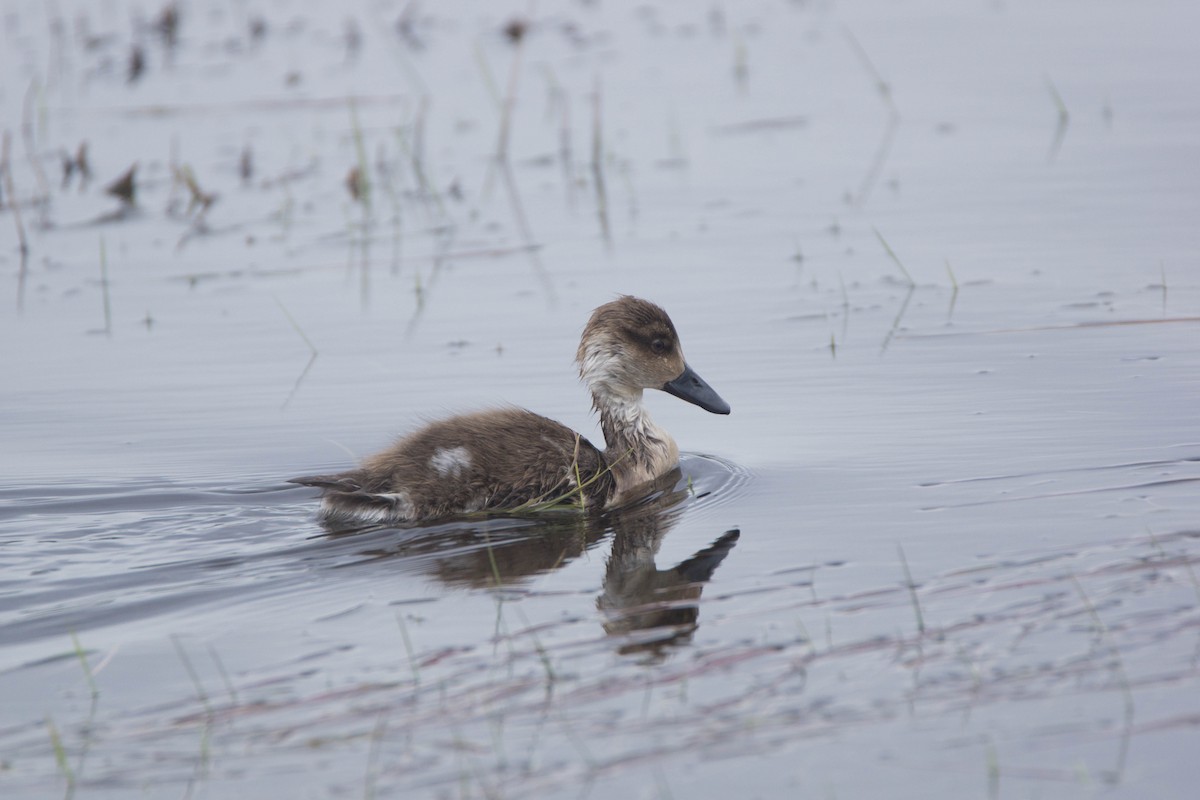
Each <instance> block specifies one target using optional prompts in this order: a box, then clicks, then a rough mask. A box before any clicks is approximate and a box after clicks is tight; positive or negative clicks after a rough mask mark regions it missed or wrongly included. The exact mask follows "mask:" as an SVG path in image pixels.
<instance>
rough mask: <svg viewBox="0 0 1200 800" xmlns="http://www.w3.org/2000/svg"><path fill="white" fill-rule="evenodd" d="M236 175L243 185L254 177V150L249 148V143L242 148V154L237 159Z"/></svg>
mask: <svg viewBox="0 0 1200 800" xmlns="http://www.w3.org/2000/svg"><path fill="white" fill-rule="evenodd" d="M238 176H239V177H240V178H241V179H242V184H243V185H246V184H249V183H250V181H251V180H253V179H254V151H253V150H251V149H250V145H246V146H245V147H243V148H242V155H241V157H240V158H239V159H238Z"/></svg>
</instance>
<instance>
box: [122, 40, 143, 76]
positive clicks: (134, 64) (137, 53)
mask: <svg viewBox="0 0 1200 800" xmlns="http://www.w3.org/2000/svg"><path fill="white" fill-rule="evenodd" d="M145 71H146V51H144V50H143V49H142V46H141V45H139V44H135V45H133V47H131V48H130V50H129V70H128V72H127V73H126V82H127V83H137V81H138V79H140V78H141V77H142V73H143V72H145Z"/></svg>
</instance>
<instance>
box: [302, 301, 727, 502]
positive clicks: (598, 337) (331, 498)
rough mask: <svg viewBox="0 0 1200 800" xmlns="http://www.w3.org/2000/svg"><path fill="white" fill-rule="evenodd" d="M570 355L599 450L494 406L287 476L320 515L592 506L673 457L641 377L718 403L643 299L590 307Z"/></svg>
mask: <svg viewBox="0 0 1200 800" xmlns="http://www.w3.org/2000/svg"><path fill="white" fill-rule="evenodd" d="M575 361H576V364H577V365H578V368H579V377H580V379H581V380H582V381H583V383H584V384H585V385H586V387H587V389H588V391H589V392H590V394H591V397H592V408H593V410H594V411H595V412H596V414H597V415H598V416H599V418H600V429H601V431H602V432H603V434H604V442H605V448H604V449H603V450H600V449H599V448H597V447H596V446H595V445H593V444H592V443H591V442H590V441H588V440H587V438H585V437H584V436H582V435H581V434H579V433H577V432H575V431H573V430H571V428H569V427H567V426H566V425H563V424H561V423H559V422H556V421H555V420H552V419H548V418H546V417H544V416H541V415H540V414H536V413H534V412H532V411H528V410H526V409H523V408H516V407H508V408H495V409H488V410H484V411H477V412H473V413H467V414H460V415H457V416H453V417H449V418H446V419H442V420H439V421H436V422H432V423H429V424H427V425H425V426H424V427H423V428H420V429H418V430H416V431H414V432H413V433H410V434H408V435H406V436H404V437H403V438H401V439H399V440H398V441H397V442H396V443H395V444H393V445H392V446H391V447H389V448H387V449H386V450H383V451H382V452H380V453H377V454H375V455H373V456H371V457H369V458H367V459H365V460H364V461H363V462H362V464H361V466H359V467H358V468H357V469H352V470H349V471H346V472H340V473H336V474H329V475H310V476H304V477H298V478H292V479H291V480H290V482H291V483H296V484H300V485H302V486H311V487H317V488H319V489H321V490H322V494H321V504H320V509H319V511H318V515H319V517H320V518H321V520H322V521H323V522H326V523H328V524H386V525H399V526H405V525H413V524H422V523H428V522H436V521H440V520H445V519H449V518H455V517H466V516H471V515H476V514H481V513H482V514H492V513H512V512H521V511H523V510H529V509H538V508H545V507H558V506H562V505H565V506H569V507H572V508H577V509H582V510H586V511H590V512H603V511H606V510H609V509H613V508H616V507H620V506H623V505H627V504H629V503H631V502H633V501H635V500H637V499H639V498H640V497H643V496H645V494H647V493H648V492H649V491H651V489H652V487H653V485H654V481H655V479H656V478H660V477H661V476H663V475H665V474H668V473H670V472H671V471H673V470H675V469H677V468H678V463H679V447H678V445H677V444H676V443H675V440H674V439H672V438H671V436H670V434H668V433H667V432H666V431H665V430H663V429H662V428H661V427H660V426H658V425H657V424H655V422H654V421H653V420H652V419H651V418H650V415H649V413H647V411H646V407H645V405H644V404H643V401H642V400H643V393H644V391H645V390H646V389H657V390H661V391H663V392H666V393H668V394H671V395H674V396H675V397H678V398H680V399H681V400H685V401H687V402H689V403H692V404H694V405H696V406H699V407H700V408H702V409H704V410H705V411H708V412H710V413H713V414H728V413H730V407H729V404H728V403H726V402H725V401H724V400H723V399H721V396H720V395H718V394H717V392H716V391H715V390H714V389H713V388H712V387H711V386H709V385H708V383H707V382H706V381H705V380H704V379H703V378H701V377H700V376H699V375H698V374H697V373H696V372H695V370H693V369H692V368H691V367H690V366H689V365H688V363H687V361H686V360H685V359H684V356H683V349H682V347H681V346H680V343H679V335H678V333H677V332H676V330H675V325H674V323H672V322H671V318H670V317H669V316H668V315H667V312H666V311H664V310H663V309H662V308H661V307H659V306H657V305H655V304H654V303H652V302H650V301H648V300H643V299H640V298H637V297H632V296H629V295H623V296H620V297H618V298H617V299H616V300H613V301H611V302H609V303H605V304H604V305H602V306H600V307H599V308H597V309H595V310H594V311H593V312H592V314H591V317H590V318H589V319H588V322H587V324H586V325H585V326H584V329H583V334H582V336H581V337H580V341H579V348H578V350H577V351H576V354H575Z"/></svg>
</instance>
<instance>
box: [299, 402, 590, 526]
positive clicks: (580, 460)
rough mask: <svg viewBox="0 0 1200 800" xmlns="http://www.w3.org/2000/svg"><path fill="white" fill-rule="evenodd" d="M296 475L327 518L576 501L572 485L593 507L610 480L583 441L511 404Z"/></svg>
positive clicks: (405, 518) (411, 517)
mask: <svg viewBox="0 0 1200 800" xmlns="http://www.w3.org/2000/svg"><path fill="white" fill-rule="evenodd" d="M577 476H578V478H577ZM295 482H296V483H302V484H305V485H309V486H320V487H322V488H324V489H325V495H324V497H323V500H322V506H321V509H322V512H323V514H324V515H325V516H326V517H328V518H333V519H341V520H355V521H364V522H399V523H407V522H418V521H424V520H433V519H439V518H443V517H451V516H457V515H461V514H469V513H473V512H478V511H491V510H494V511H504V510H512V509H516V508H519V507H521V506H523V505H526V504H532V503H540V502H546V501H550V500H555V499H557V498H564V499H567V500H574V501H576V502H577V501H578V499H579V488H578V487H579V484H582V485H583V490H582V496H583V498H584V500H585V502H586V504H587V505H588V506H591V507H593V508H597V509H599V508H601V507H603V506H604V504H605V502H606V501H607V500H608V498H609V496H610V495H611V494H612V487H613V480H612V476H611V473H610V472H609V471H608V470H607V468H606V464H605V461H604V455H603V453H601V452H600V451H599V450H597V449H596V447H594V446H593V445H592V443H591V442H589V441H588V440H587V439H585V438H583V437H582V436H580V435H579V434H577V433H575V432H574V431H572V430H571V429H570V428H568V427H566V426H565V425H561V424H559V423H557V422H555V421H554V420H551V419H547V418H545V417H542V416H539V415H537V414H534V413H532V412H530V411H526V410H524V409H518V408H512V409H500V410H495V411H483V412H479V413H475V414H464V415H462V416H457V417H451V418H449V419H445V420H441V421H438V422H434V423H432V424H430V425H427V426H426V427H424V428H422V429H420V430H418V431H416V432H415V433H412V434H410V435H409V436H406V437H404V438H403V439H401V440H400V441H399V442H397V443H396V444H395V445H393V446H392V447H391V448H389V449H387V450H385V451H383V452H382V453H379V454H378V455H375V456H372V457H371V458H370V459H368V460H367V461H365V462H364V463H363V465H362V467H360V468H359V469H356V470H351V471H349V472H344V473H340V474H337V475H317V476H313V477H307V478H297V479H295ZM564 496H565V497H564Z"/></svg>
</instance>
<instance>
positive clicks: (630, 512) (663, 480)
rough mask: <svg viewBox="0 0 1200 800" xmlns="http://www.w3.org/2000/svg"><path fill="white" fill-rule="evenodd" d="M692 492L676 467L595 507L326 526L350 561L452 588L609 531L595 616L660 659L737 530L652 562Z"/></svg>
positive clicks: (501, 577)
mask: <svg viewBox="0 0 1200 800" xmlns="http://www.w3.org/2000/svg"><path fill="white" fill-rule="evenodd" d="M690 496H691V488H690V486H689V484H688V482H687V481H686V480H685V479H684V478H683V477H682V475H681V473H680V471H679V470H678V469H676V470H674V471H673V472H671V473H668V474H666V475H663V476H662V477H660V478H659V479H658V480H657V481H655V485H654V487H653V491H652V492H651V493H650V494H649V495H648V496H647V497H645V499H643V500H641V501H639V502H637V503H635V504H632V505H630V506H626V507H624V508H620V509H616V510H614V511H610V512H607V513H605V514H603V515H598V516H583V517H581V516H578V515H571V516H570V517H564V518H562V519H555V518H553V517H551V518H546V517H545V515H542V516H539V518H538V519H537V520H536V521H526V520H521V519H515V518H512V517H504V518H497V519H491V520H483V521H481V522H480V523H479V524H473V525H472V524H464V523H462V522H459V523H455V524H440V525H435V526H430V527H427V528H407V529H402V530H403V531H404V536H403V537H400V538H397V537H396V529H394V528H385V527H381V526H370V527H367V528H354V529H345V528H342V529H339V528H336V527H332V526H328V525H327V526H326V528H327V531H328V535H329V537H330V538H333V539H339V540H344V543H346V544H351V543H354V552H355V555H356V558H355V559H354V563H362V562H363V560H364V558H365V560H366V561H376V560H381V559H388V560H393V561H394V562H395V563H396V564H397V565H398V566H400V567H401V568H405V569H408V570H412V571H414V572H419V573H422V574H426V575H430V576H431V577H434V578H436V579H437V580H438V581H440V582H441V583H443V584H444V585H446V586H449V587H470V588H506V589H516V588H518V587H519V586H520V584H522V583H523V582H525V581H526V580H527V579H528V578H530V577H532V576H534V575H538V574H542V573H546V572H550V571H552V570H555V569H559V568H561V567H563V566H565V565H566V564H568V563H570V562H571V561H573V560H574V559H576V558H578V557H579V556H581V555H583V554H584V553H585V552H587V551H588V550H591V549H592V548H594V547H595V546H596V545H597V544H599V543H600V542H602V541H603V540H604V539H605V538H606V537H607V535H608V534H609V533H611V534H612V550H611V552H610V554H609V558H608V562H607V564H606V567H605V571H604V586H603V591H602V592H601V593H600V596H599V597H598V598H597V599H596V607H597V608H598V609H599V610H600V612H601V615H602V625H603V627H604V630H605V631H606V632H607V633H608V634H609V635H610V636H612V637H614V639H617V640H618V651H619V652H621V653H624V654H642V655H646V656H648V657H649V658H650V659H651V660H658V659H660V658H662V657H665V655H666V653H667V650H668V648H670V647H672V646H678V645H682V644H686V643H688V642H690V641H691V637H692V634H693V633H694V632H695V630H696V628H697V626H698V624H699V623H698V617H699V613H700V608H699V601H700V595H701V593H702V592H703V590H704V585H705V583H707V582H708V580H709V579H710V578H711V577H712V575H713V572H714V571H715V570H716V568H717V567H718V566H719V565H720V564H721V562H722V561H723V560H724V559H725V557H726V556H727V555H728V554H729V551H730V550H732V549H733V547H734V545H735V544H736V543H737V540H738V536H739V535H740V534H739V532H738V531H737V530H729V531H726V532H725V533H723V534H722V535H721V536H719V537H718V538H717V539H716V540H715V541H713V542H712V544H710V545H709V546H708V547H705V548H704V549H702V550H700V551H698V552H697V553H696V554H695V555H693V556H692V557H691V558H688V559H686V560H685V561H683V562H681V563H679V564H677V565H675V566H673V567H671V568H669V569H659V568H658V565H657V563H656V562H655V557H656V555H657V553H658V550H659V548H660V547H661V545H662V542H663V538H664V537H665V536H666V534H667V533H668V532H669V531H670V530H671V528H673V527H674V525H675V523H676V522H677V521H678V519H679V517H680V515H681V514H682V513H683V512H684V511H685V510H686V508H687V506H688V505H689V503H688V500H689V498H690ZM364 540H366V541H364ZM368 543H369V545H370V546H369V547H367V548H363V547H362V545H363V544H368ZM342 563H343V565H346V564H345V562H342Z"/></svg>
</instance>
